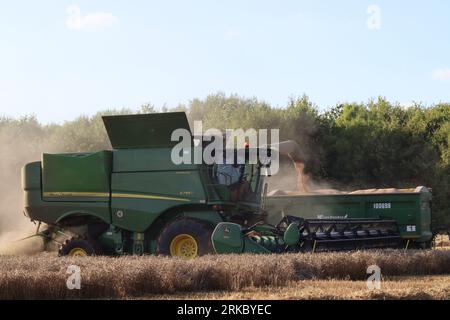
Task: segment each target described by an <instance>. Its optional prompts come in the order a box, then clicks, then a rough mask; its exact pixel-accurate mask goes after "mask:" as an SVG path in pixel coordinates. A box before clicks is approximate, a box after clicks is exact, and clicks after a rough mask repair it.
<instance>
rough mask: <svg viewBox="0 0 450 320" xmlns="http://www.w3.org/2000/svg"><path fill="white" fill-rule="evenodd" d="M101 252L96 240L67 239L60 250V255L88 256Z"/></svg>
mask: <svg viewBox="0 0 450 320" xmlns="http://www.w3.org/2000/svg"><path fill="white" fill-rule="evenodd" d="M99 254H100V249H99V247H98V246H97V244H96V243H95V242H93V241H89V240H86V239H82V238H72V239H70V240H66V242H65V243H64V244H63V245H62V246H61V249H59V252H58V255H59V256H69V257H86V256H93V255H99Z"/></svg>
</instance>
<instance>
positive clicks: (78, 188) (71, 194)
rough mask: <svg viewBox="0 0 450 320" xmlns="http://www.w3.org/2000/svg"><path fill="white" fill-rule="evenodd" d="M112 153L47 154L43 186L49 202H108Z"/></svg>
mask: <svg viewBox="0 0 450 320" xmlns="http://www.w3.org/2000/svg"><path fill="white" fill-rule="evenodd" d="M111 167H112V154H111V152H109V151H102V152H97V153H88V154H44V155H43V159H42V172H43V174H42V189H43V196H44V199H46V200H49V201H67V200H68V198H70V200H71V201H86V198H87V197H88V198H89V201H106V202H107V201H109V193H110V185H111V184H110V176H111Z"/></svg>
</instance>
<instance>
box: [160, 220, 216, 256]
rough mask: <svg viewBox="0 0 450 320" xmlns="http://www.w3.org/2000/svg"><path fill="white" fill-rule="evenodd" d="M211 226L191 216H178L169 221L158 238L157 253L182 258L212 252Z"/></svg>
mask: <svg viewBox="0 0 450 320" xmlns="http://www.w3.org/2000/svg"><path fill="white" fill-rule="evenodd" d="M212 232H213V227H212V226H211V225H209V224H208V223H206V222H203V221H200V220H197V219H192V218H186V217H182V218H178V219H176V220H174V221H173V222H171V223H169V224H168V225H167V226H166V227H165V228H164V229H163V231H162V232H161V234H160V236H159V239H158V247H157V252H158V254H162V255H168V256H172V257H180V258H183V259H192V258H195V257H197V256H202V255H206V254H211V253H214V249H213V246H212V243H211V234H212Z"/></svg>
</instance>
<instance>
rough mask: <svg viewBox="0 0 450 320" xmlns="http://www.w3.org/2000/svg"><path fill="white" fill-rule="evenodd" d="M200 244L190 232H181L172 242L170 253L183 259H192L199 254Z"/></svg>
mask: <svg viewBox="0 0 450 320" xmlns="http://www.w3.org/2000/svg"><path fill="white" fill-rule="evenodd" d="M197 252H198V246H197V241H196V240H195V239H194V237H192V236H190V235H188V234H180V235H178V236H176V237H175V238H173V239H172V242H171V243H170V255H171V256H172V257H180V258H183V259H192V258H195V257H196V256H197Z"/></svg>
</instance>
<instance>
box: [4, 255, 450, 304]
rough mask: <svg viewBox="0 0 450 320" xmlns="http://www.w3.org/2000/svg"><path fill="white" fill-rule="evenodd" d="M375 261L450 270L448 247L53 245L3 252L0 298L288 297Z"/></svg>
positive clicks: (354, 276) (388, 270) (360, 280)
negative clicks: (139, 249)
mask: <svg viewBox="0 0 450 320" xmlns="http://www.w3.org/2000/svg"><path fill="white" fill-rule="evenodd" d="M373 264H376V265H378V266H379V267H380V268H381V272H382V275H383V277H384V279H388V278H389V279H390V278H391V277H396V276H409V277H415V276H421V275H447V276H449V275H450V251H448V250H428V251H403V250H384V251H361V252H349V253H320V254H285V255H266V256H263V255H259V256H255V255H228V256H206V257H201V258H198V259H195V260H191V261H184V260H180V259H173V258H166V257H155V256H144V257H134V256H129V257H119V258H111V257H88V258H58V257H56V256H55V255H54V254H50V253H45V254H37V255H32V256H0V299H36V298H41V299H55V298H63V299H66V298H69V299H70V298H73V299H78V298H139V297H147V296H167V295H171V296H173V297H177V296H180V294H181V295H183V296H184V295H187V296H194V297H195V295H196V294H204V293H207V292H210V293H211V292H222V293H223V292H226V293H227V294H230V295H231V296H232V297H234V298H239V297H242V298H247V296H246V292H248V294H247V295H252V292H253V293H254V294H255V295H256V296H257V292H258V290H259V291H261V290H266V289H267V288H270V290H272V292H274V294H275V293H276V292H280V294H281V292H284V293H283V294H285V295H286V298H289V297H290V296H292V298H295V297H297V295H296V294H295V293H292V292H295V290H296V289H295V288H297V287H298V284H308V283H310V284H311V285H312V286H315V284H320V283H325V284H326V285H329V284H330V282H329V281H325V280H330V281H331V280H333V281H335V282H332V283H335V284H336V285H337V286H341V285H343V286H344V287H348V288H351V286H349V285H347V284H345V283H347V282H349V283H352V286H353V285H356V286H358V285H361V284H364V283H365V282H364V281H365V279H367V277H368V275H367V274H366V270H367V267H368V266H370V265H373ZM70 265H77V266H79V267H80V270H81V274H80V275H81V289H80V290H68V289H67V287H66V281H67V279H68V277H69V276H70V275H69V274H67V273H66V272H67V268H68V267H69V266H70ZM339 280H340V281H341V282H339ZM308 281H309V282H308ZM311 281H312V282H311ZM323 281H325V282H323ZM336 281H337V282H336ZM310 287H311V286H310ZM319 287H320V286H319ZM281 288H282V289H281ZM292 288H293V289H292ZM445 288H447V289H445ZM445 288H444V289H445V290H447V291H445V290H444V291H442V292H443V293H442V295H440V296H439V297H441V296H445V295H446V294H448V283H447V287H445ZM249 290H250V291H249ZM252 290H253V291H252ZM270 290H269V291H270ZM277 290H278V291H277ZM280 290H281V291H280ZM285 290H287V291H285ZM289 290H291V291H289ZM292 290H294V291H292ZM418 290H419V289H418ZM356 291H357V290H356ZM286 292H287V293H286ZM289 292H291V293H292V294H290V293H289ZM419 292H420V290H419ZM283 294H282V295H283ZM233 295H234V296H233ZM240 295H242V296H240ZM335 295H336V297H338V293H335V292H334V291H333V290H332V289H331V290H328V289H327V290H326V295H324V296H326V297H327V298H330V297H335ZM313 296H314V294H312V297H313ZM344 296H345V295H344ZM261 298H262V297H261ZM355 298H357V297H356V296H355ZM362 298H363V297H362ZM367 298H369V297H368V296H367Z"/></svg>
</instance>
